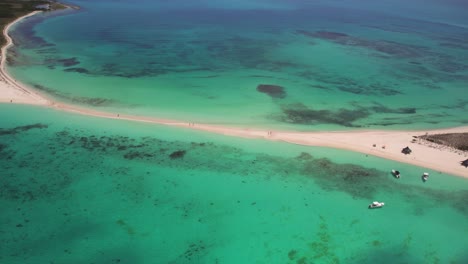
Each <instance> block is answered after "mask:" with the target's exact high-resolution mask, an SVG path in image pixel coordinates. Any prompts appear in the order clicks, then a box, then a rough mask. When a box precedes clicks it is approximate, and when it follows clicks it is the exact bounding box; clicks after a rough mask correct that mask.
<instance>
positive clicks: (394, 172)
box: [392, 170, 400, 179]
mask: <svg viewBox="0 0 468 264" xmlns="http://www.w3.org/2000/svg"><path fill="white" fill-rule="evenodd" d="M392 175H393V176H395V178H397V179H400V172H399V171H397V170H392Z"/></svg>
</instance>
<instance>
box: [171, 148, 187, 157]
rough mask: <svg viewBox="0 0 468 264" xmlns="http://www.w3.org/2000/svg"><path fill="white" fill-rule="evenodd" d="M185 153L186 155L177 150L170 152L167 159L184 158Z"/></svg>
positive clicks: (183, 151)
mask: <svg viewBox="0 0 468 264" xmlns="http://www.w3.org/2000/svg"><path fill="white" fill-rule="evenodd" d="M185 153H186V151H185V150H177V151H174V152H172V153H171V155H169V157H170V158H171V159H179V158H183V157H184V156H185Z"/></svg>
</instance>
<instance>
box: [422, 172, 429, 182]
mask: <svg viewBox="0 0 468 264" xmlns="http://www.w3.org/2000/svg"><path fill="white" fill-rule="evenodd" d="M428 179H429V173H427V172H425V173H423V175H422V180H423V182H426V181H427V180H428Z"/></svg>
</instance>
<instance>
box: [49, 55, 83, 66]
mask: <svg viewBox="0 0 468 264" xmlns="http://www.w3.org/2000/svg"><path fill="white" fill-rule="evenodd" d="M45 63H46V64H48V65H49V66H48V67H49V68H55V67H56V66H62V67H71V66H75V65H78V64H80V62H79V61H78V59H77V58H76V57H73V58H66V59H47V60H46V61H45Z"/></svg>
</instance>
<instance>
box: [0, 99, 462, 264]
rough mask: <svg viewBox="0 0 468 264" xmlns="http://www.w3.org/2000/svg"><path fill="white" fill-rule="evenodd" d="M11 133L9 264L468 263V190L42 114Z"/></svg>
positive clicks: (0, 167) (0, 152)
mask: <svg viewBox="0 0 468 264" xmlns="http://www.w3.org/2000/svg"><path fill="white" fill-rule="evenodd" d="M0 120H1V123H0V124H1V126H0V127H1V129H0V175H1V177H0V186H1V189H0V206H1V208H2V214H0V244H1V245H2V246H1V247H0V262H1V263H466V262H467V260H468V255H467V254H466V252H467V251H466V249H467V248H466V245H468V240H467V239H468V238H467V237H466V233H467V232H468V224H467V221H466V219H467V216H468V207H467V205H466V201H467V199H468V188H467V186H468V184H467V181H466V179H463V178H459V177H452V176H450V175H445V174H439V173H437V172H434V171H430V173H431V175H432V176H431V179H430V181H428V182H426V183H422V182H421V180H420V178H419V175H420V173H421V171H422V170H425V169H423V168H418V167H414V166H409V165H405V164H399V163H396V162H393V161H388V160H382V159H379V158H374V157H366V156H365V155H362V154H355V153H350V152H345V151H338V150H330V149H326V148H312V147H302V146H295V145H288V144H283V143H272V142H265V141H262V140H247V139H238V138H230V137H222V136H217V135H211V134H207V133H200V132H196V131H189V130H185V129H173V128H168V127H163V126H154V125H146V124H138V123H132V122H125V121H112V120H104V119H96V118H91V117H84V116H76V115H72V114H67V113H61V112H56V111H53V110H50V109H43V108H35V107H29V106H13V105H7V104H3V105H0ZM171 156H172V157H171ZM391 168H399V169H400V170H401V171H403V172H404V174H405V176H404V177H403V178H402V179H400V180H396V179H394V178H393V177H392V176H391V175H390V174H389V170H390V169H391ZM373 200H380V201H384V202H385V203H386V206H385V207H384V208H383V209H378V210H369V209H367V205H368V204H369V203H370V202H371V201H373Z"/></svg>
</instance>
